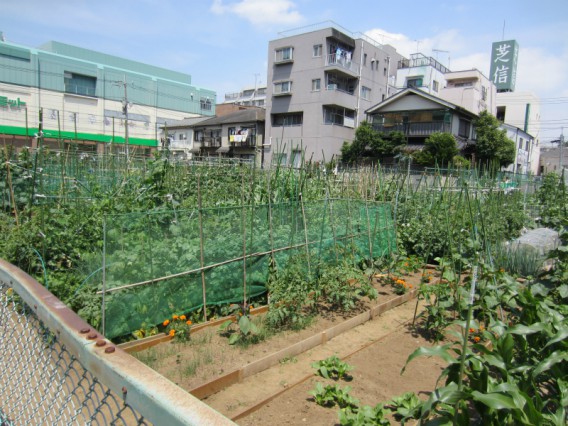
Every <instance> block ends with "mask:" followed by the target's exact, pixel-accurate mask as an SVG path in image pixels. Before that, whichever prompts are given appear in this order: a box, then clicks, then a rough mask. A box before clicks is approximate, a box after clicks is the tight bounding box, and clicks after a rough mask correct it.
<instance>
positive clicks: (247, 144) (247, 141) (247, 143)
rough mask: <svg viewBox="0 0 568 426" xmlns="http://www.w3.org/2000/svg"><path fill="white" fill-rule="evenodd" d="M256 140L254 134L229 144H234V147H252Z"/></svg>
mask: <svg viewBox="0 0 568 426" xmlns="http://www.w3.org/2000/svg"><path fill="white" fill-rule="evenodd" d="M255 142H256V136H248V137H247V138H246V139H244V140H240V141H239V140H236V141H233V142H231V143H230V144H231V146H234V147H235V148H254V147H255V146H256V145H255Z"/></svg>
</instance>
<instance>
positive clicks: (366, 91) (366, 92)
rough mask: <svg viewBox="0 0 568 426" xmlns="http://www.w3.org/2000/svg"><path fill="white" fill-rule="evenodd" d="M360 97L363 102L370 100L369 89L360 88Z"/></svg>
mask: <svg viewBox="0 0 568 426" xmlns="http://www.w3.org/2000/svg"><path fill="white" fill-rule="evenodd" d="M361 97H362V98H363V99H365V100H367V101H368V100H370V99H371V89H369V88H368V87H365V86H361Z"/></svg>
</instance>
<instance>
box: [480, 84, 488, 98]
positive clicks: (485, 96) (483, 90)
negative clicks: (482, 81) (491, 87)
mask: <svg viewBox="0 0 568 426" xmlns="http://www.w3.org/2000/svg"><path fill="white" fill-rule="evenodd" d="M481 100H482V101H486V100H487V87H485V86H481Z"/></svg>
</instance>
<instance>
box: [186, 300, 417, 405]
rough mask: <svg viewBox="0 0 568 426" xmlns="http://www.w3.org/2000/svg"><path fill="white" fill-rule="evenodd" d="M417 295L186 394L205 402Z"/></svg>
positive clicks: (378, 308) (385, 305)
mask: <svg viewBox="0 0 568 426" xmlns="http://www.w3.org/2000/svg"><path fill="white" fill-rule="evenodd" d="M417 295H418V290H417V289H414V290H411V291H409V292H408V293H405V294H403V295H400V296H397V297H395V298H393V299H391V300H388V301H386V302H383V303H381V304H379V305H376V306H374V307H372V308H371V309H369V310H367V311H365V312H363V313H361V314H359V315H357V316H355V317H353V318H349V319H348V320H346V321H344V322H342V323H341V324H338V325H336V326H333V327H331V328H328V329H326V330H324V331H321V332H319V333H317V334H314V335H313V336H311V337H308V338H307V339H304V340H302V341H300V342H297V343H294V344H293V345H290V346H288V347H287V348H284V349H282V350H280V351H278V352H275V353H273V354H270V355H267V356H265V357H263V358H261V359H259V360H256V361H253V362H251V363H250V364H248V365H246V366H244V367H243V368H240V369H238V370H234V371H233V372H231V373H228V374H226V375H224V376H221V377H218V378H215V379H212V380H210V381H208V382H207V383H204V384H202V385H200V386H197V387H195V388H193V389H191V390H190V391H189V392H190V393H191V394H193V395H194V396H196V397H198V398H206V397H208V396H211V395H213V394H214V393H216V392H219V391H220V390H222V389H224V388H226V387H228V386H230V385H232V384H234V383H237V382H239V381H241V380H243V379H244V378H246V377H250V376H252V375H254V374H257V373H260V372H261V371H264V370H266V369H268V368H270V367H272V366H274V365H277V364H278V362H279V361H280V360H281V359H283V358H291V357H294V356H296V355H298V354H301V353H303V352H306V351H308V350H310V349H313V348H315V347H316V346H319V345H322V344H325V343H326V342H327V341H329V340H331V339H333V338H334V337H337V336H339V335H340V334H341V333H344V332H346V331H348V330H351V329H352V328H355V327H357V326H358V325H361V324H363V323H365V322H367V321H369V320H371V319H373V318H374V317H376V316H379V315H381V314H382V313H384V312H386V311H388V310H390V309H393V308H396V307H397V306H399V305H402V304H403V303H406V302H408V301H409V300H412V299H414V298H415V297H416V296H417ZM372 312H373V313H372ZM227 376H230V377H231V379H230V380H229V379H227ZM235 380H236V381H235Z"/></svg>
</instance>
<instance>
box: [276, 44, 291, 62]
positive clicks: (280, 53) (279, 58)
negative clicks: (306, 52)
mask: <svg viewBox="0 0 568 426" xmlns="http://www.w3.org/2000/svg"><path fill="white" fill-rule="evenodd" d="M293 54H294V48H293V47H283V48H281V49H276V51H275V57H274V62H276V63H278V62H291V61H292V60H293Z"/></svg>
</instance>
